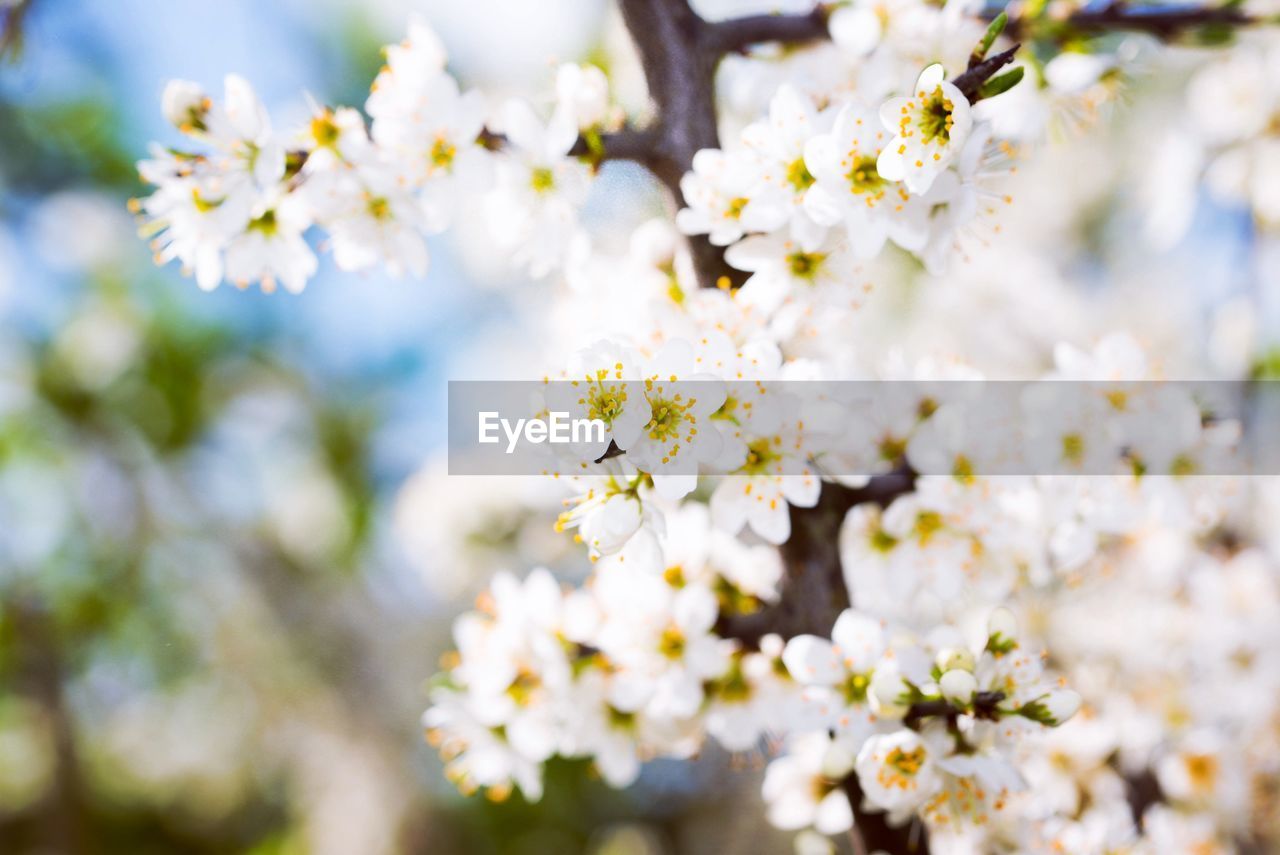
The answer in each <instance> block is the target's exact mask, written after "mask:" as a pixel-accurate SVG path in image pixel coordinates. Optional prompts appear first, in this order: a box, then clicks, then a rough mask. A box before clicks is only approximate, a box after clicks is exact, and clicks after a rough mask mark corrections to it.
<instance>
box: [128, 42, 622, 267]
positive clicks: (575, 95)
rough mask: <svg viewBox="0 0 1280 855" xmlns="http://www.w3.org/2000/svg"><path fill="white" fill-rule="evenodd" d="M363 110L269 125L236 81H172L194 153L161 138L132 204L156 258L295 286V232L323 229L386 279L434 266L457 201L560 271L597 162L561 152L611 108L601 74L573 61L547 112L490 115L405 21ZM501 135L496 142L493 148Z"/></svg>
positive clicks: (523, 253)
mask: <svg viewBox="0 0 1280 855" xmlns="http://www.w3.org/2000/svg"><path fill="white" fill-rule="evenodd" d="M386 59H387V63H386V66H385V67H384V68H383V70H382V71H381V72H380V73H379V75H378V77H377V79H376V80H375V81H374V83H373V89H372V92H371V93H370V95H369V99H368V101H367V102H366V104H365V110H366V112H367V115H368V119H367V120H366V117H365V115H363V114H361V113H360V111H358V110H355V109H352V108H349V107H343V108H339V109H330V108H327V107H320V106H316V107H315V108H314V110H313V113H312V116H311V119H310V121H309V122H308V123H307V124H306V125H305V126H303V127H301V128H295V129H290V130H288V131H276V130H274V129H273V127H272V124H271V121H270V118H269V116H268V114H267V111H266V109H265V108H264V107H263V105H262V103H261V102H260V101H259V99H258V98H257V96H256V95H255V93H254V91H253V89H252V87H251V86H250V85H249V83H248V82H247V81H245V80H244V79H243V78H241V77H238V76H236V75H230V76H228V77H227V80H226V88H225V95H224V98H223V100H222V101H221V102H215V101H214V100H213V99H212V98H210V97H209V95H207V94H206V93H205V92H204V90H202V89H201V88H200V87H199V86H198V85H196V84H194V83H190V82H187V81H174V82H172V83H170V84H169V86H168V87H167V88H166V90H165V93H164V112H165V115H166V117H167V118H168V119H169V120H170V121H171V122H172V123H173V124H174V126H175V127H177V129H178V130H179V131H181V132H182V133H183V134H184V135H185V136H186V137H187V138H189V139H190V140H191V141H193V142H195V143H197V144H199V146H200V147H201V148H200V150H198V151H186V150H179V149H172V148H162V147H159V146H156V147H155V148H154V150H153V152H152V158H151V159H150V160H146V161H143V162H142V163H141V164H140V165H139V168H140V172H141V174H142V177H143V179H144V180H145V181H147V182H148V183H150V184H154V185H155V186H156V187H157V190H156V192H155V193H153V194H152V195H151V196H149V197H147V198H145V199H142V200H139V201H138V202H136V203H135V208H136V210H137V211H138V212H139V213H141V214H142V215H143V216H144V217H145V219H146V224H145V226H144V232H146V233H154V234H155V235H156V237H155V242H154V247H155V252H156V260H157V261H158V262H159V263H165V262H168V261H172V260H175V259H176V260H178V261H179V262H181V264H182V267H183V270H184V271H189V272H190V273H192V274H193V275H194V276H195V278H196V281H197V282H198V283H199V285H200V287H201V288H204V289H206V290H209V289H212V288H215V287H217V286H218V284H219V283H220V282H221V281H222V280H223V279H226V280H228V281H230V282H232V283H234V284H235V285H237V286H239V287H242V288H243V287H247V286H248V285H250V284H254V283H260V284H261V285H262V287H263V289H264V290H267V291H270V290H273V289H274V288H275V286H276V284H277V283H278V284H280V285H283V286H284V287H285V288H286V289H287V290H289V291H292V292H299V291H301V290H302V289H303V288H304V287H305V286H306V283H307V280H308V279H309V278H310V277H311V276H313V275H314V274H315V272H316V269H317V266H318V263H317V259H316V256H315V253H314V252H313V250H312V249H311V247H310V246H309V245H308V243H307V241H306V239H305V238H304V235H305V234H306V233H307V231H308V229H310V228H311V227H312V226H318V227H320V228H321V229H323V230H324V232H325V233H326V234H327V238H326V240H325V244H326V245H327V247H328V248H329V249H330V250H332V253H333V258H334V262H335V263H336V264H337V266H338V267H339V268H340V269H342V270H346V271H361V270H368V269H370V268H373V267H376V266H378V265H380V264H381V265H384V266H385V268H386V269H387V271H388V272H390V273H391V274H392V275H397V276H399V275H404V274H411V275H414V276H419V277H420V276H423V275H425V274H426V272H427V263H428V253H427V244H426V236H428V235H432V234H437V233H439V232H441V231H443V230H444V229H446V228H447V227H448V226H449V224H450V223H451V221H452V220H453V217H454V214H455V210H456V208H457V207H458V206H459V204H460V203H461V202H462V201H464V200H469V199H473V198H482V199H483V205H484V209H485V212H486V216H487V217H488V219H489V221H490V222H491V223H492V224H493V233H494V235H495V237H496V238H498V239H500V240H501V243H502V245H503V246H504V247H505V248H506V249H507V250H508V251H509V253H510V254H511V256H512V258H513V259H514V260H515V261H517V262H518V263H520V264H521V265H522V266H523V267H525V268H527V269H528V270H529V271H530V272H531V273H533V274H534V275H545V274H546V273H547V272H548V271H549V270H551V269H553V268H554V267H556V266H558V265H559V264H560V262H561V260H562V258H563V256H564V254H565V253H567V252H568V250H569V247H570V245H571V244H572V242H573V240H574V239H575V237H576V236H577V235H578V233H579V232H578V228H577V208H578V207H579V206H580V205H581V203H582V202H583V200H584V199H585V196H586V193H587V190H588V188H589V185H590V177H591V170H590V168H589V167H588V166H587V165H585V164H584V163H582V162H580V161H579V160H578V159H576V158H572V157H569V156H568V155H569V151H570V149H571V148H572V147H573V146H574V145H575V143H576V142H577V140H578V135H579V130H580V128H584V129H591V128H595V127H598V126H599V125H600V124H601V123H602V122H603V121H604V119H605V117H606V112H607V106H608V104H607V95H608V93H607V91H606V89H605V85H604V76H603V74H602V73H601V72H600V70H599V69H598V68H595V67H592V66H585V67H584V66H575V65H567V66H564V67H563V68H561V69H560V72H559V74H558V76H557V91H558V95H559V101H558V102H557V105H556V108H555V110H554V112H553V114H552V115H551V116H550V117H547V118H543V117H541V116H539V115H538V114H537V113H536V112H535V110H534V108H533V107H532V106H531V105H530V104H529V103H528V102H525V101H522V100H519V99H512V100H510V101H507V102H504V103H502V104H501V105H499V106H497V107H496V108H493V109H491V107H490V105H489V104H488V103H487V101H486V99H485V98H484V97H483V96H482V95H481V94H480V93H478V92H474V91H471V92H463V91H461V90H460V88H459V86H458V83H457V81H456V80H455V79H454V78H453V77H452V76H451V75H450V74H449V73H448V72H447V71H446V70H445V62H446V55H445V53H444V50H443V48H442V46H441V45H440V42H439V40H438V39H437V38H436V36H435V34H434V33H433V32H432V31H431V30H430V29H428V28H427V27H425V26H424V25H422V24H414V25H413V26H412V27H411V29H410V35H409V38H408V39H407V40H406V41H405V42H404V43H402V44H399V45H393V46H390V47H388V48H387V51H386ZM495 127H496V128H500V129H501V132H502V134H503V136H502V138H501V140H502V145H501V146H498V147H497V148H499V149H500V150H498V151H491V150H490V149H489V148H488V147H486V142H492V140H493V139H494V137H493V134H492V130H491V129H492V128H495Z"/></svg>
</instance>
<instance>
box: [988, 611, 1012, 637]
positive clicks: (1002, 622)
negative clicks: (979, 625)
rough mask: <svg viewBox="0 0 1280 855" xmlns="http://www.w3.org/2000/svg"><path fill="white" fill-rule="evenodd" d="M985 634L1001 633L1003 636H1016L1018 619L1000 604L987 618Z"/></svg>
mask: <svg viewBox="0 0 1280 855" xmlns="http://www.w3.org/2000/svg"><path fill="white" fill-rule="evenodd" d="M987 635H988V636H992V635H1003V636H1004V637H1005V638H1015V637H1017V635H1018V619H1017V618H1015V617H1014V616H1013V612H1011V611H1009V610H1008V609H1006V608H1005V607H1004V606H1001V607H1000V608H998V609H996V610H995V611H993V612H992V613H991V617H989V618H987Z"/></svg>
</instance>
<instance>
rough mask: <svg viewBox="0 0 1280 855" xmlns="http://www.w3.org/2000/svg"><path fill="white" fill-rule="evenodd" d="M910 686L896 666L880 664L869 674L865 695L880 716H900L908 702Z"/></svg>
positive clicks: (905, 710) (904, 712) (904, 713)
mask: <svg viewBox="0 0 1280 855" xmlns="http://www.w3.org/2000/svg"><path fill="white" fill-rule="evenodd" d="M910 695H911V687H910V686H908V685H907V681H906V680H904V679H902V674H900V673H899V672H898V669H897V668H894V667H891V666H881V667H879V668H877V669H876V670H875V673H874V674H872V675H871V684H870V685H869V686H868V687H867V697H868V698H869V699H870V701H871V709H872V710H874V711H875V713H876V715H878V716H880V717H881V718H902V717H903V716H904V715H906V714H907V707H908V706H909V704H910V700H909V698H910Z"/></svg>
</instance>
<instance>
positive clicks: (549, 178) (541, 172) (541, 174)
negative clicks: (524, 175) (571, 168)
mask: <svg viewBox="0 0 1280 855" xmlns="http://www.w3.org/2000/svg"><path fill="white" fill-rule="evenodd" d="M529 186H531V187H533V190H534V192H535V193H547V192H549V191H551V190H553V189H555V186H556V174H555V173H554V172H552V171H551V169H550V168H548V167H546V166H539V167H538V168H537V169H535V170H533V173H532V174H531V175H530V176H529Z"/></svg>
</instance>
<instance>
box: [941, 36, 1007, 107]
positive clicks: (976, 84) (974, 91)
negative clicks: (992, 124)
mask: <svg viewBox="0 0 1280 855" xmlns="http://www.w3.org/2000/svg"><path fill="white" fill-rule="evenodd" d="M1020 47H1022V45H1014V46H1013V47H1011V48H1009V49H1008V50H1005V51H1001V52H1000V53H997V54H992V55H991V56H989V57H987V58H986V59H984V60H982V61H981V62H979V63H976V64H973V65H970V66H969V68H968V69H966V70H965V71H964V73H962V74H960V75H959V76H957V77H956V78H955V79H954V80H952V81H951V83H952V84H953V85H954V86H955V87H956V88H957V89H959V90H960V91H961V92H963V93H964V97H966V98H968V99H969V102H970V103H973V102H974V101H977V100H979V94H978V93H979V91H980V90H981V89H982V84H984V83H986V82H987V81H988V80H990V79H991V78H992V77H994V76H995V74H996V72H997V71H999V70H1000V69H1002V68H1004V67H1005V66H1006V65H1008V64H1009V63H1011V62H1013V57H1014V54H1016V53H1017V52H1018V48H1020Z"/></svg>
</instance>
